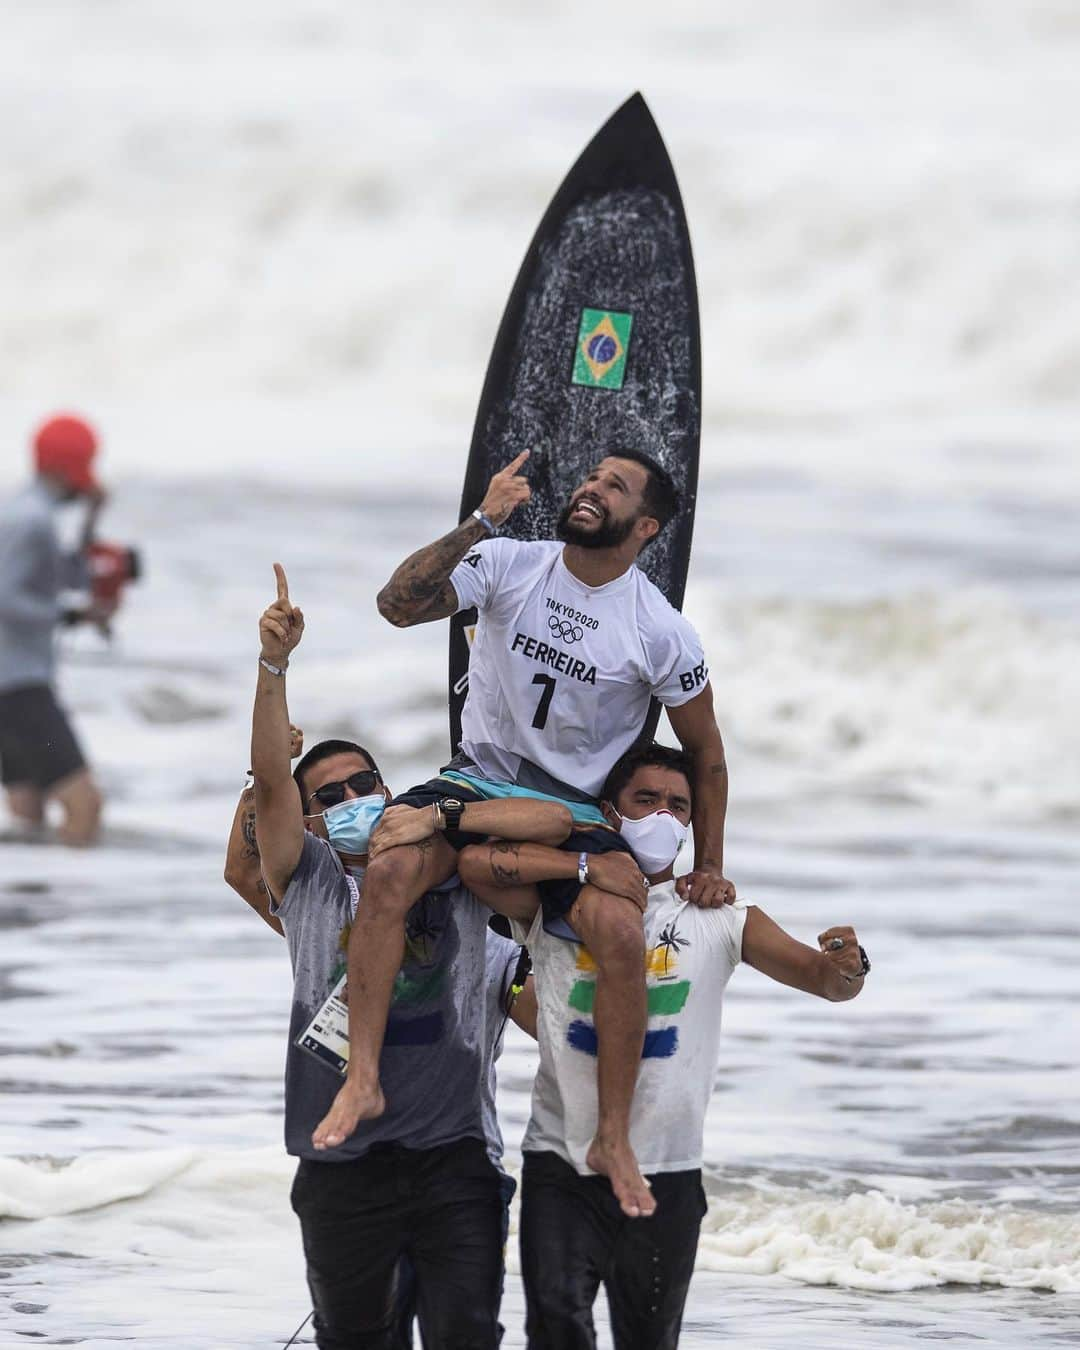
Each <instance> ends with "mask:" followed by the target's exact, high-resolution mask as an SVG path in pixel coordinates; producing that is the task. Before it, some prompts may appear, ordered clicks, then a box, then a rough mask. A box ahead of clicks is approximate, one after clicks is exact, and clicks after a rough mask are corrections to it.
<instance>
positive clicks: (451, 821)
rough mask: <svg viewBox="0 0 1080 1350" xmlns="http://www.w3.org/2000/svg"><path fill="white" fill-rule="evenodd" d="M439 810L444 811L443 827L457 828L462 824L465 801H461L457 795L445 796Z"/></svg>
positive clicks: (447, 828)
mask: <svg viewBox="0 0 1080 1350" xmlns="http://www.w3.org/2000/svg"><path fill="white" fill-rule="evenodd" d="M439 810H440V811H441V812H442V817H443V821H444V822H445V824H444V826H443V828H444V829H446V830H456V829H459V828H460V826H461V813H462V811H464V810H465V803H464V802H463V801H459V800H458V798H457V797H444V798H443V799H442V801H441V802H440V803H439Z"/></svg>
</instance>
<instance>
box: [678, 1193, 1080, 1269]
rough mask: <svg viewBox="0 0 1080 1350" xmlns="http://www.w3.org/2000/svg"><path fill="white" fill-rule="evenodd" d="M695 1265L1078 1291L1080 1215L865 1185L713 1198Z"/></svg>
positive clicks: (705, 1267)
mask: <svg viewBox="0 0 1080 1350" xmlns="http://www.w3.org/2000/svg"><path fill="white" fill-rule="evenodd" d="M697 1268H698V1269H699V1270H714V1271H727V1272H734V1273H739V1274H744V1275H776V1274H779V1275H784V1276H786V1277H787V1278H788V1279H791V1280H796V1281H799V1282H800V1283H802V1284H831V1285H838V1286H840V1287H841V1288H845V1289H863V1290H873V1291H880V1292H887V1291H897V1290H904V1289H925V1288H931V1287H934V1286H937V1285H944V1284H965V1285H997V1286H1000V1287H1002V1288H1013V1289H1044V1290H1049V1291H1051V1292H1053V1293H1059V1294H1068V1293H1080V1220H1078V1219H1076V1218H1075V1217H1074V1216H1072V1215H1069V1216H1062V1215H1054V1214H1041V1213H1037V1212H1034V1211H1031V1210H1019V1209H1004V1208H1003V1209H992V1208H988V1207H982V1206H978V1205H974V1204H970V1203H967V1202H964V1201H947V1202H943V1203H940V1204H922V1205H916V1204H905V1203H902V1202H901V1201H899V1200H896V1199H893V1198H890V1197H889V1196H886V1195H883V1194H882V1193H881V1192H879V1191H871V1192H869V1193H867V1194H864V1195H849V1196H846V1197H845V1198H843V1199H833V1198H831V1197H823V1196H820V1195H815V1196H808V1195H807V1194H806V1193H805V1192H800V1191H792V1192H789V1193H786V1194H783V1195H770V1194H757V1193H751V1194H750V1195H748V1196H746V1197H741V1198H739V1199H729V1198H726V1197H717V1196H712V1197H711V1198H710V1200H709V1210H708V1213H707V1215H706V1217H705V1220H704V1223H703V1226H702V1236H701V1244H700V1246H699V1248H698V1259H697Z"/></svg>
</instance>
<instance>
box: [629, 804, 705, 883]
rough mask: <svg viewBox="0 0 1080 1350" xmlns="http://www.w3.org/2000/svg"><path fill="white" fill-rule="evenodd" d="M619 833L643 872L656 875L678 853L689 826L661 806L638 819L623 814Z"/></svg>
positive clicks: (662, 870) (666, 866) (666, 867)
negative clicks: (659, 808)
mask: <svg viewBox="0 0 1080 1350" xmlns="http://www.w3.org/2000/svg"><path fill="white" fill-rule="evenodd" d="M619 833H620V834H621V835H622V837H623V838H624V839H625V840H626V842H627V843H628V844H629V845H630V847H631V849H632V850H633V853H634V857H635V858H636V859H637V860H638V866H639V867H640V868H641V870H642V871H643V872H644V873H645V875H646V876H656V874H657V873H658V872H666V871H667V870H668V868H669V867H670V866H671V865H672V863H674V861H675V859H676V858H677V857H678V856H679V853H680V851H681V850H682V846H683V844H685V843H686V836H687V835H688V834H689V833H690V826H689V825H684V824H683V823H682V821H681V820H676V818H675V817H674V816H673V815H672V814H671V812H670V811H668V810H666V809H661V810H659V811H652V812H650V814H649V815H647V816H642V817H641V819H640V820H633V819H632V818H631V817H630V816H623V818H622V824H621V825H620V826H619Z"/></svg>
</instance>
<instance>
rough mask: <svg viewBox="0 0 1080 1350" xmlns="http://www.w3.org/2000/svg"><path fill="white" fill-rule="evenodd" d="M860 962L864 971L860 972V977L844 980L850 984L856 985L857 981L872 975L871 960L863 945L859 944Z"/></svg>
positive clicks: (849, 977) (855, 976)
mask: <svg viewBox="0 0 1080 1350" xmlns="http://www.w3.org/2000/svg"><path fill="white" fill-rule="evenodd" d="M859 960H860V961H861V962H862V970H860V971H859V973H858V975H845V976H844V979H845V980H847V982H848V984H854V983H855V981H856V980H861V979H862V978H863V976H864V975H869V974H870V958H869V957H868V956H867V954H866V948H865V947H864V946H863V945H862V943H860V944H859Z"/></svg>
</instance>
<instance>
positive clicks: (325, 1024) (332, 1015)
mask: <svg viewBox="0 0 1080 1350" xmlns="http://www.w3.org/2000/svg"><path fill="white" fill-rule="evenodd" d="M347 979H348V975H342V977H341V979H340V980H338V982H337V984H335V985H334V987H333V989H332V990H331V991H330V993H329V995H328V997H327V999H326V1002H325V1003H324V1004H323V1005H322V1007H321V1008H320V1009H319V1011H318V1012H317V1013H316V1014H315V1016H314V1017H313V1018H312V1019H311V1021H310V1022H309V1023H308V1024H307V1027H306V1028H305V1030H304V1031H302V1032H301V1033H300V1035H299V1036H297V1038H296V1044H297V1045H298V1046H299V1047H300V1049H301V1050H306V1051H307V1052H308V1053H309V1054H312V1055H314V1056H315V1058H316V1059H318V1060H321V1062H322V1063H323V1064H328V1065H329V1066H330V1068H331V1069H333V1070H334V1072H335V1073H339V1074H340V1075H341V1076H342V1077H343V1078H344V1076H345V1070H346V1069H347V1068H348V1067H349V1005H348V1004H347V1003H346V1002H345V981H346V980H347Z"/></svg>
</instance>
